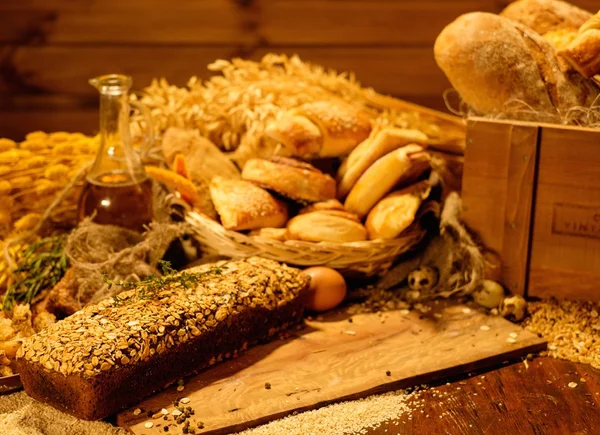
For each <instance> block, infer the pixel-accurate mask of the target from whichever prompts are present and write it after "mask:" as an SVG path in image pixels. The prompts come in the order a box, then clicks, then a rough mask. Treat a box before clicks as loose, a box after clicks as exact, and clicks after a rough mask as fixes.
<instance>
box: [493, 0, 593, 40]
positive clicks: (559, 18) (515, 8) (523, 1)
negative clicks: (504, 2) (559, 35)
mask: <svg viewBox="0 0 600 435" xmlns="http://www.w3.org/2000/svg"><path fill="white" fill-rule="evenodd" d="M500 15H501V16H503V17H505V18H508V19H510V20H513V21H516V22H518V23H521V24H523V25H524V26H527V27H528V28H530V29H532V30H533V31H535V32H537V33H538V34H540V35H544V34H546V33H548V32H551V31H555V30H573V31H577V30H578V29H579V28H580V27H581V26H582V25H583V24H584V23H585V22H586V21H587V20H589V19H590V17H591V16H592V14H591V13H589V12H588V11H586V10H584V9H581V8H578V7H577V6H575V5H572V4H570V3H567V2H564V1H560V0H517V1H515V2H513V3H511V4H509V5H508V6H507V7H506V8H505V9H504V10H503V11H502V12H500Z"/></svg>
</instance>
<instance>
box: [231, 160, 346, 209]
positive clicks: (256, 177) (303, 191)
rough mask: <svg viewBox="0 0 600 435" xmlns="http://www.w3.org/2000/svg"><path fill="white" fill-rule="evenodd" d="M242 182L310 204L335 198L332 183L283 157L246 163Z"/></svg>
mask: <svg viewBox="0 0 600 435" xmlns="http://www.w3.org/2000/svg"><path fill="white" fill-rule="evenodd" d="M242 178H243V179H244V180H247V181H252V182H254V183H256V184H258V185H260V186H261V187H264V188H265V189H268V190H272V191H273V192H277V193H279V194H280V195H283V196H285V197H287V198H290V199H292V200H294V201H298V202H303V203H312V202H319V201H326V200H329V199H334V198H335V192H336V186H335V180H334V179H333V178H332V177H330V176H329V175H327V174H324V173H322V172H321V171H319V170H318V169H316V168H315V167H314V166H311V165H309V164H308V163H304V162H301V161H299V160H295V159H290V158H286V157H271V159H269V160H264V159H252V160H248V162H246V165H245V166H244V169H243V171H242Z"/></svg>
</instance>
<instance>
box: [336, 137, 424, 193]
mask: <svg viewBox="0 0 600 435" xmlns="http://www.w3.org/2000/svg"><path fill="white" fill-rule="evenodd" d="M427 140H428V138H427V136H426V135H425V134H424V133H422V132H420V131H419V130H410V129H404V128H384V129H382V130H380V131H378V132H377V133H376V134H375V135H371V137H369V138H368V139H367V140H365V141H363V142H361V143H360V144H359V145H358V146H357V147H356V148H354V150H352V152H351V153H350V155H349V156H348V158H347V159H346V160H345V161H344V163H343V164H342V166H341V167H340V169H339V171H338V174H337V178H338V193H337V194H338V198H339V199H344V198H345V197H346V196H347V195H348V193H349V192H350V190H351V189H352V187H354V184H356V182H357V181H358V179H359V178H360V176H361V175H362V174H364V173H365V171H366V170H367V169H368V168H369V166H371V165H372V164H373V163H375V162H376V161H377V159H379V158H380V157H383V156H384V155H386V154H387V153H389V152H391V151H393V150H395V149H398V148H400V147H403V146H405V145H408V144H418V145H426V144H427Z"/></svg>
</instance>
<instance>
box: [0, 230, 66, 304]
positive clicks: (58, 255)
mask: <svg viewBox="0 0 600 435" xmlns="http://www.w3.org/2000/svg"><path fill="white" fill-rule="evenodd" d="M67 237H68V236H67V235H66V234H65V235H60V236H53V237H46V238H44V239H41V240H38V241H37V242H34V243H32V244H31V245H29V246H28V247H27V248H26V249H25V251H24V252H23V253H22V257H21V262H20V264H19V266H18V267H17V268H16V269H15V270H14V271H13V273H14V274H15V276H16V277H17V281H16V282H15V283H14V284H13V285H11V286H10V287H9V288H8V290H7V291H6V293H5V294H4V298H3V299H2V309H3V310H5V311H11V310H12V309H13V306H14V303H15V302H20V303H24V304H28V303H31V301H32V300H33V298H34V297H35V296H36V295H38V294H39V292H40V291H42V290H45V289H47V288H51V287H54V286H55V285H56V284H57V283H58V281H60V280H61V278H62V277H63V276H64V275H65V273H66V271H67V268H68V267H69V259H68V257H67V255H66V254H65V252H64V248H65V243H66V241H67Z"/></svg>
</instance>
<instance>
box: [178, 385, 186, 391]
mask: <svg viewBox="0 0 600 435" xmlns="http://www.w3.org/2000/svg"><path fill="white" fill-rule="evenodd" d="M183 390H185V387H184V386H183V385H180V386H178V387H177V391H183Z"/></svg>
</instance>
